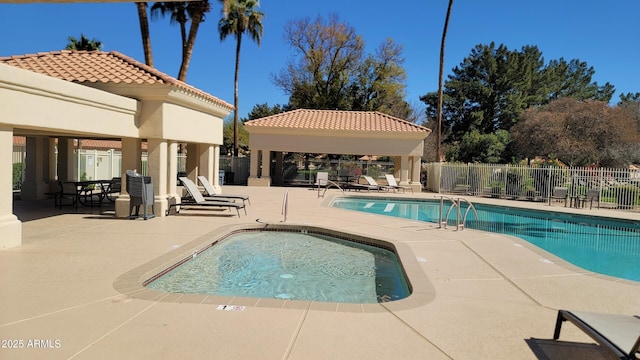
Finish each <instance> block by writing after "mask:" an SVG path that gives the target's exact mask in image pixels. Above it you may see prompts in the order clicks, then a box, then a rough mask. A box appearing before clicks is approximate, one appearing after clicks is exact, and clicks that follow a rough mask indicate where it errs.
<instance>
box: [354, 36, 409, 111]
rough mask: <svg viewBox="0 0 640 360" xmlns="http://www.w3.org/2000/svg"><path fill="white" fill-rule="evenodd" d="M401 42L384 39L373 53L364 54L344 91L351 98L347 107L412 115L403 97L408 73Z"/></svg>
mask: <svg viewBox="0 0 640 360" xmlns="http://www.w3.org/2000/svg"><path fill="white" fill-rule="evenodd" d="M403 63H404V58H403V57H402V46H400V45H398V44H396V43H395V42H394V41H393V40H392V39H386V40H385V41H384V42H383V43H382V44H381V45H380V47H379V48H378V49H377V50H376V52H375V54H370V55H367V56H366V57H365V58H364V61H362V62H361V63H360V64H359V67H358V69H356V72H355V74H354V76H352V77H350V78H351V79H353V80H352V81H351V84H350V87H349V93H347V94H345V96H347V97H348V98H349V99H351V105H350V107H349V109H348V110H358V111H380V112H383V113H385V114H389V115H393V116H396V117H398V118H401V119H409V118H410V117H411V116H412V109H411V106H410V105H409V104H408V103H407V102H406V101H404V98H405V97H406V92H405V88H406V85H405V81H406V79H407V74H406V72H405V70H404V68H403V67H402V64H403Z"/></svg>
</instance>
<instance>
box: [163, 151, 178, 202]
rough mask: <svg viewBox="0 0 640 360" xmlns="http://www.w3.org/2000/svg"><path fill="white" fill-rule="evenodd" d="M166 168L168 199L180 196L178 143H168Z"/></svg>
mask: <svg viewBox="0 0 640 360" xmlns="http://www.w3.org/2000/svg"><path fill="white" fill-rule="evenodd" d="M167 151H168V155H167V156H168V164H167V166H168V169H167V190H166V192H167V196H168V198H169V199H171V198H175V197H180V196H179V195H178V191H177V189H176V188H177V186H178V143H177V142H176V141H170V142H169V144H168V148H167Z"/></svg>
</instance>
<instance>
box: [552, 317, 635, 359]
mask: <svg viewBox="0 0 640 360" xmlns="http://www.w3.org/2000/svg"><path fill="white" fill-rule="evenodd" d="M567 320H568V321H570V322H571V323H573V324H574V325H575V326H577V327H578V328H579V329H580V330H582V331H584V332H585V333H586V334H587V335H589V336H590V337H591V338H592V339H593V340H595V341H596V342H597V343H598V344H600V345H601V346H603V347H604V348H606V349H607V350H609V351H610V352H612V353H613V354H615V356H616V357H617V358H619V359H625V360H632V359H633V360H635V359H640V316H637V315H618V314H598V313H589V312H577V311H568V310H558V318H557V319H556V327H555V331H554V333H553V340H558V338H559V337H560V328H561V327H562V323H563V322H565V321H567Z"/></svg>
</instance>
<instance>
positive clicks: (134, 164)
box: [115, 138, 142, 217]
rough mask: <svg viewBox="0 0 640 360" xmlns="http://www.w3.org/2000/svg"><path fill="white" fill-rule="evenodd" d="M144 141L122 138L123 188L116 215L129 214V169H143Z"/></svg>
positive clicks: (125, 215) (117, 200) (121, 175)
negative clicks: (127, 174)
mask: <svg viewBox="0 0 640 360" xmlns="http://www.w3.org/2000/svg"><path fill="white" fill-rule="evenodd" d="M141 145H142V141H141V140H140V139H136V138H122V169H121V171H122V173H121V174H120V177H122V188H121V191H120V195H119V196H118V198H117V199H116V205H115V211H116V217H128V216H129V193H127V180H126V179H127V177H126V171H127V170H137V171H138V172H140V171H142V150H141Z"/></svg>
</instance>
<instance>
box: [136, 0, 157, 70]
mask: <svg viewBox="0 0 640 360" xmlns="http://www.w3.org/2000/svg"><path fill="white" fill-rule="evenodd" d="M135 5H136V9H137V10H138V22H139V23H140V35H141V36H142V50H143V51H144V63H145V64H147V65H149V66H151V67H153V54H152V50H151V34H150V32H149V19H148V17H147V3H146V2H137V3H135Z"/></svg>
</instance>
